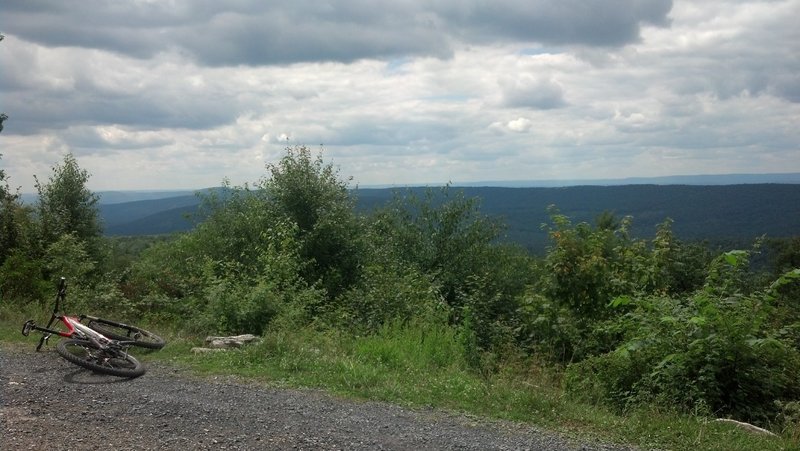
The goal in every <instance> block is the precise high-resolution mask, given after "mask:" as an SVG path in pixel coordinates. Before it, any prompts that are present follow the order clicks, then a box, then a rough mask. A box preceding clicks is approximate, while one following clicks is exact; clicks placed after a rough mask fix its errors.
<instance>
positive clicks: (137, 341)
mask: <svg viewBox="0 0 800 451" xmlns="http://www.w3.org/2000/svg"><path fill="white" fill-rule="evenodd" d="M87 326H89V327H90V328H91V329H93V330H95V331H97V332H100V333H101V334H103V335H105V336H106V338H110V339H112V340H117V341H126V342H129V343H130V344H132V345H134V346H139V347H141V348H148V349H161V348H163V347H164V345H165V344H166V342H165V341H164V339H163V338H161V337H159V336H158V335H156V334H154V333H152V332H150V331H148V330H145V329H142V328H141V327H136V326H131V325H128V324H124V323H118V322H116V321H111V320H110V319H103V318H95V317H89V323H88V324H87Z"/></svg>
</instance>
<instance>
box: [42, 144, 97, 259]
mask: <svg viewBox="0 0 800 451" xmlns="http://www.w3.org/2000/svg"><path fill="white" fill-rule="evenodd" d="M52 170H53V173H52V175H51V176H50V178H49V179H48V181H47V183H42V182H40V181H39V179H38V178H36V189H37V191H38V193H39V201H38V205H37V213H38V215H39V217H38V220H39V231H40V234H41V235H40V236H41V241H42V243H43V244H42V246H43V248H47V247H48V246H50V245H51V244H53V243H55V242H57V241H58V240H59V239H60V238H61V237H62V236H63V235H67V234H73V235H74V236H75V237H76V238H77V239H78V240H80V241H83V242H85V243H87V246H89V254H90V255H92V257H93V258H99V256H100V255H99V254H100V252H99V248H98V246H99V243H98V238H99V237H100V234H101V227H100V220H99V217H98V211H97V202H98V200H99V198H98V196H97V195H96V194H94V193H92V192H91V191H90V190H89V189H88V188H87V187H86V183H87V182H88V180H89V173H88V172H87V171H86V170H84V169H81V168H80V166H78V162H77V160H76V159H75V157H74V156H73V155H72V154H67V155H65V156H64V161H63V163H62V164H61V165H56V166H55V167H53V169H52Z"/></svg>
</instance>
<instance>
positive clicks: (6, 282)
mask: <svg viewBox="0 0 800 451" xmlns="http://www.w3.org/2000/svg"><path fill="white" fill-rule="evenodd" d="M42 270H43V268H42V261H41V260H39V259H37V258H32V257H31V256H29V255H27V254H25V253H24V252H22V251H21V250H19V249H16V250H14V251H13V252H12V253H11V254H10V255H9V256H8V257H7V258H6V260H5V261H4V262H3V264H2V265H0V301H2V302H3V303H6V304H14V305H24V304H27V303H30V302H35V301H41V300H42V299H44V298H45V296H48V293H49V291H48V290H49V289H50V284H48V283H47V282H45V281H44V280H43V279H42Z"/></svg>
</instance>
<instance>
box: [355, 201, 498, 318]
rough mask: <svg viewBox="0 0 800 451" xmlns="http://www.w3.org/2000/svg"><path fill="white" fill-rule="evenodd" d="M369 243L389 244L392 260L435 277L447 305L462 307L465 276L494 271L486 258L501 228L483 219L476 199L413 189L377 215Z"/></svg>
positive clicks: (374, 216) (484, 217)
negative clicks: (421, 196)
mask: <svg viewBox="0 0 800 451" xmlns="http://www.w3.org/2000/svg"><path fill="white" fill-rule="evenodd" d="M371 228H372V235H371V237H370V239H371V240H376V244H378V245H383V246H386V252H387V253H388V254H389V255H391V256H392V257H393V258H396V259H398V260H400V261H403V262H407V263H409V264H412V265H414V266H416V267H417V268H418V269H419V270H420V271H421V272H423V273H426V274H431V275H433V276H434V280H435V282H436V283H437V284H438V285H439V286H440V287H441V288H440V289H441V294H442V296H443V298H444V299H445V301H446V302H447V303H448V305H450V306H453V307H458V306H460V305H461V302H460V300H459V297H458V292H459V291H463V288H464V287H465V284H466V281H467V278H468V277H469V276H471V275H480V274H483V273H485V272H487V271H488V270H490V269H491V262H490V261H488V259H487V258H486V256H487V253H488V252H489V250H490V248H491V247H492V244H493V242H494V241H495V240H496V239H497V238H498V237H499V235H500V231H501V227H500V225H499V224H498V223H497V222H496V221H493V220H491V219H489V218H488V217H486V216H484V215H482V214H481V213H480V210H479V204H478V201H477V199H474V198H472V199H467V198H465V197H464V195H463V193H462V192H454V191H453V190H452V189H451V188H450V187H449V186H446V187H444V188H442V189H441V190H440V191H438V192H436V191H434V190H433V189H429V190H427V191H426V192H425V196H424V197H423V198H419V197H417V196H416V195H415V194H414V193H413V192H412V191H408V192H407V193H406V194H405V196H400V195H396V196H395V198H394V199H393V201H392V202H391V203H390V204H389V205H388V206H386V207H384V208H383V209H381V210H378V211H376V213H375V214H374V215H373V218H372V223H371Z"/></svg>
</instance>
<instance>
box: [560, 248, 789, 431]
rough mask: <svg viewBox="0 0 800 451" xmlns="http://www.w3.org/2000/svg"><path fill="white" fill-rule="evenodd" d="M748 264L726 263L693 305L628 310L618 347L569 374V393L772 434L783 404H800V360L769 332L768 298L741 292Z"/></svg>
mask: <svg viewBox="0 0 800 451" xmlns="http://www.w3.org/2000/svg"><path fill="white" fill-rule="evenodd" d="M746 255H747V254H746V253H742V252H730V253H726V254H723V255H721V256H720V257H719V258H718V259H717V260H716V261H715V262H714V263H713V264H712V266H711V269H710V271H709V278H708V285H707V286H706V287H705V288H704V289H702V290H698V291H697V292H695V293H694V294H693V295H691V296H690V297H689V298H686V299H674V298H670V297H659V296H644V297H637V298H635V299H633V300H631V305H633V309H632V310H630V311H628V312H627V313H626V314H624V315H622V316H621V317H620V318H619V319H618V320H617V326H618V327H619V328H620V329H621V330H623V331H624V339H623V341H622V342H621V344H620V345H619V346H618V347H617V348H616V349H614V350H613V351H611V352H608V353H605V354H601V355H596V356H593V357H590V358H588V359H586V360H584V361H582V362H580V363H576V364H573V365H570V367H569V369H568V375H567V389H568V390H569V391H570V392H572V393H573V394H576V395H578V396H581V397H585V398H587V399H589V400H591V401H594V402H603V403H608V404H610V405H614V406H616V407H618V408H625V407H628V406H630V405H632V404H640V403H651V404H656V405H661V406H664V407H669V408H677V409H682V410H684V411H687V412H702V413H706V414H710V413H712V412H713V413H714V414H716V415H723V416H728V415H729V416H732V417H734V418H738V419H741V420H744V421H749V422H755V423H758V424H762V425H766V424H769V423H770V422H771V421H773V420H774V419H775V418H776V415H777V414H778V412H777V410H776V404H775V402H776V401H791V400H794V399H796V398H797V396H798V395H800V381H799V380H798V377H800V352H798V349H797V347H796V346H795V344H794V343H792V342H790V341H787V340H786V339H784V337H781V335H780V333H777V332H778V331H776V330H775V329H774V328H773V327H771V326H770V319H771V316H772V315H773V314H774V312H775V310H774V307H773V305H772V295H771V291H770V290H771V289H767V290H762V291H759V292H755V293H750V294H744V293H742V292H741V291H740V287H739V285H738V284H737V283H736V282H737V281H739V280H740V279H741V277H742V276H741V273H740V269H741V266H742V265H743V264H744V263H743V261H744V260H746V258H745V257H746ZM791 278H792V276H788V278H787V279H783V283H789V281H788V280H789V279H791ZM716 283H721V285H716ZM712 284H713V285H712Z"/></svg>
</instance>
